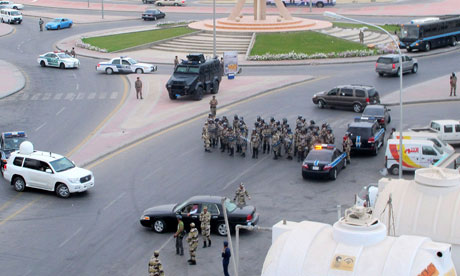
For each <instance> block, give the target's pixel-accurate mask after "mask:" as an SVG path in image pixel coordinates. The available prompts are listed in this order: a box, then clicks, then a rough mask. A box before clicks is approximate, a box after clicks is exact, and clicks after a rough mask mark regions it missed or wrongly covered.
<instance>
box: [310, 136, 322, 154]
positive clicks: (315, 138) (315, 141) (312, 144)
mask: <svg viewBox="0 0 460 276" xmlns="http://www.w3.org/2000/svg"><path fill="white" fill-rule="evenodd" d="M316 144H321V138H319V135H318V133H316V132H314V133H313V134H312V135H311V142H310V147H309V148H310V150H312V149H313V148H314V147H315V145H316Z"/></svg>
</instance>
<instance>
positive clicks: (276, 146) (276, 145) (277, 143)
mask: <svg viewBox="0 0 460 276" xmlns="http://www.w3.org/2000/svg"><path fill="white" fill-rule="evenodd" d="M272 148H273V154H274V155H275V157H273V159H275V160H276V159H278V157H281V138H280V129H279V128H278V129H277V131H276V132H275V134H274V135H273V137H272Z"/></svg>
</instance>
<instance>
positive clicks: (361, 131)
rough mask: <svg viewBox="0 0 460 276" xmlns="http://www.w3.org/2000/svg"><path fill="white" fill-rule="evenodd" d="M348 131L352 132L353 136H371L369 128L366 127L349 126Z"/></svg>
mask: <svg viewBox="0 0 460 276" xmlns="http://www.w3.org/2000/svg"><path fill="white" fill-rule="evenodd" d="M348 132H351V133H353V136H354V137H356V136H363V137H370V136H371V128H368V127H350V128H349V129H348Z"/></svg>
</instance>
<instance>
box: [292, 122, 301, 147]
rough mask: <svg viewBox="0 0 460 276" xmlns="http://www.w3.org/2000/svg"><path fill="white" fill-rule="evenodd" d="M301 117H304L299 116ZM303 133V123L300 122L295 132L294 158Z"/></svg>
mask: <svg viewBox="0 0 460 276" xmlns="http://www.w3.org/2000/svg"><path fill="white" fill-rule="evenodd" d="M299 117H302V116H299ZM297 120H298V119H297ZM301 132H302V122H299V123H297V127H296V128H295V132H294V144H293V147H294V156H296V155H297V146H298V144H297V143H298V142H297V141H298V138H299V136H300V133H301Z"/></svg>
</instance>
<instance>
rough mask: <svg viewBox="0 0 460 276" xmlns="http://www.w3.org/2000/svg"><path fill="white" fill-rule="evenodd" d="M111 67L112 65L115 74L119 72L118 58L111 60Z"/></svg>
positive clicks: (119, 63)
mask: <svg viewBox="0 0 460 276" xmlns="http://www.w3.org/2000/svg"><path fill="white" fill-rule="evenodd" d="M112 65H113V67H115V68H113V70H114V71H115V72H121V62H120V59H119V58H116V59H113V60H112ZM109 67H110V66H109Z"/></svg>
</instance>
